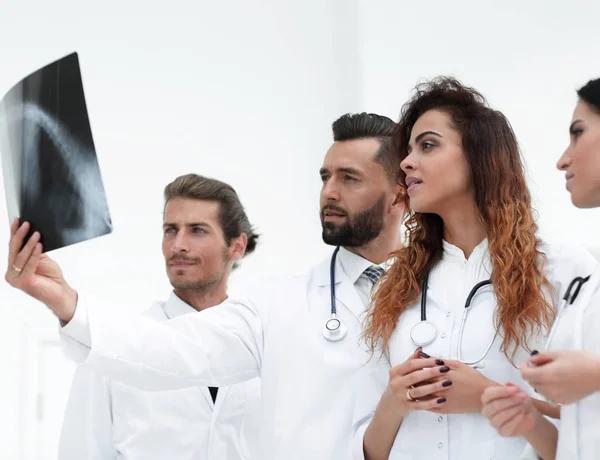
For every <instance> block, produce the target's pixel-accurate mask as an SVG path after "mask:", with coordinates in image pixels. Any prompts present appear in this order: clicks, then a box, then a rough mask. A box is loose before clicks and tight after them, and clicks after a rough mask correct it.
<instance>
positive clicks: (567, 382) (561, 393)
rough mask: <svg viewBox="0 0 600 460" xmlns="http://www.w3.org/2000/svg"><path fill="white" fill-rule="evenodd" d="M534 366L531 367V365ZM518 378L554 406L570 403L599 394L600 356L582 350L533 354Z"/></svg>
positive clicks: (523, 365) (523, 366) (522, 367)
mask: <svg viewBox="0 0 600 460" xmlns="http://www.w3.org/2000/svg"><path fill="white" fill-rule="evenodd" d="M532 365H533V366H532ZM521 375H522V376H523V379H524V380H526V381H527V382H528V383H529V384H530V385H531V386H532V387H533V388H535V390H536V391H537V392H538V393H539V394H541V395H543V396H544V397H545V398H547V399H548V400H550V401H552V402H555V403H557V404H571V403H574V402H576V401H579V400H581V399H583V398H585V397H586V396H588V395H590V394H592V393H595V392H597V391H600V355H598V354H595V353H586V352H583V351H570V350H564V351H549V352H544V353H536V352H534V353H533V354H532V356H531V358H530V360H529V362H525V363H523V364H522V365H521Z"/></svg>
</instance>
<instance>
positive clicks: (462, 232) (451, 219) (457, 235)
mask: <svg viewBox="0 0 600 460" xmlns="http://www.w3.org/2000/svg"><path fill="white" fill-rule="evenodd" d="M440 217H441V218H442V220H443V222H444V239H445V240H446V241H447V242H448V243H450V244H452V245H454V246H456V247H457V248H459V249H461V250H462V252H463V253H464V255H465V258H466V259H468V258H469V257H470V256H471V253H472V252H473V250H474V249H475V247H476V246H477V245H478V244H480V243H481V242H482V241H483V240H484V239H485V237H486V234H485V229H484V226H483V222H482V221H481V217H480V214H479V210H478V209H477V208H476V206H475V203H474V202H473V201H472V200H469V203H468V204H467V205H464V204H463V205H461V206H454V207H453V208H452V209H450V210H449V211H448V212H447V213H444V215H440Z"/></svg>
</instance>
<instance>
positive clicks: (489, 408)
mask: <svg viewBox="0 0 600 460" xmlns="http://www.w3.org/2000/svg"><path fill="white" fill-rule="evenodd" d="M527 397H528V396H527V394H526V393H524V392H519V393H517V394H514V395H512V396H508V397H506V398H501V399H496V400H494V401H492V402H490V403H488V404H486V405H484V406H483V410H482V411H481V413H482V414H483V415H484V416H485V417H486V418H488V419H492V418H494V417H496V416H498V415H499V414H501V413H502V412H504V411H506V410H508V409H512V408H513V407H517V406H524V405H525V401H527Z"/></svg>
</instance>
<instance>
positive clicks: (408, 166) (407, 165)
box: [400, 154, 417, 174]
mask: <svg viewBox="0 0 600 460" xmlns="http://www.w3.org/2000/svg"><path fill="white" fill-rule="evenodd" d="M400 169H402V171H404V173H405V174H406V173H408V172H409V171H414V170H415V169H417V162H416V161H415V157H414V155H412V154H408V156H407V157H406V158H405V159H404V160H402V161H401V162H400Z"/></svg>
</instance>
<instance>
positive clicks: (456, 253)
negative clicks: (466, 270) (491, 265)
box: [442, 238, 488, 262]
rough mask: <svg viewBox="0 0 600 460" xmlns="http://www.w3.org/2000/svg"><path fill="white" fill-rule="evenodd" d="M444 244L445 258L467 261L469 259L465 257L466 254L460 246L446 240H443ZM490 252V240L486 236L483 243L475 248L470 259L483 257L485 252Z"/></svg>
mask: <svg viewBox="0 0 600 460" xmlns="http://www.w3.org/2000/svg"><path fill="white" fill-rule="evenodd" d="M442 246H443V249H444V255H443V258H444V259H445V260H448V261H460V262H465V261H466V260H467V259H466V258H465V254H464V252H463V251H462V249H460V248H459V247H458V246H454V245H453V244H450V243H448V242H447V241H446V240H443V241H442ZM487 252H488V240H487V238H485V239H484V240H483V241H482V242H481V243H479V244H478V245H477V246H475V248H474V249H473V252H472V253H471V256H470V257H469V260H471V259H482V258H483V257H484V256H485V254H487Z"/></svg>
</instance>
